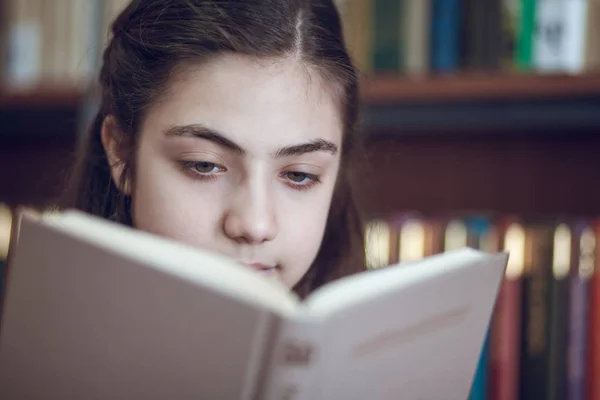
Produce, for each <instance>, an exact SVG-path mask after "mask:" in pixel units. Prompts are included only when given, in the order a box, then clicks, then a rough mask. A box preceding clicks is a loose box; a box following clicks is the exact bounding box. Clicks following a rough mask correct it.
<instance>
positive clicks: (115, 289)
mask: <svg viewBox="0 0 600 400" xmlns="http://www.w3.org/2000/svg"><path fill="white" fill-rule="evenodd" d="M18 232H19V233H18V239H17V240H16V245H15V247H11V253H10V255H9V260H10V261H9V262H10V273H9V276H8V280H7V282H8V283H7V290H6V296H5V302H4V307H3V314H2V320H1V325H0V332H1V334H0V397H1V398H28V399H32V400H33V399H43V398H87V397H90V396H93V397H94V398H96V399H99V400H100V399H111V400H112V399H128V398H144V399H161V398H177V399H197V398H211V399H212V398H214V399H221V398H232V399H233V398H235V399H248V400H249V399H254V398H261V399H265V400H270V399H282V398H289V396H292V395H294V396H297V397H296V398H310V399H314V400H318V399H323V400H325V399H332V398H353V397H355V398H372V397H375V398H398V397H403V398H444V397H449V398H466V397H467V396H468V393H469V388H470V384H471V382H472V379H473V376H474V375H475V371H476V366H477V361H478V357H479V354H480V349H481V346H483V343H484V340H485V334H486V329H487V326H488V323H489V319H490V317H491V313H492V311H493V307H494V303H495V299H496V296H497V293H498V289H499V287H500V283H501V281H502V277H503V276H504V273H505V269H506V262H507V258H508V255H507V254H505V253H495V254H487V253H485V252H479V251H477V250H474V249H469V248H464V249H460V250H456V251H452V252H449V253H446V254H440V255H436V256H432V257H428V258H426V259H423V260H421V261H418V262H412V263H408V264H404V265H402V264H398V265H395V266H392V267H390V268H381V269H378V270H375V271H366V272H364V273H361V274H355V275H353V276H349V277H346V278H342V279H339V280H337V281H336V282H332V283H330V284H328V285H325V286H324V287H322V288H320V289H319V290H317V291H315V292H314V293H312V294H311V295H310V296H308V297H307V298H306V299H305V300H300V299H299V298H298V297H297V296H295V295H294V294H293V293H291V292H290V291H289V289H288V288H286V287H284V286H283V285H281V284H279V283H278V282H276V281H273V280H269V279H264V276H261V275H260V274H258V273H257V272H256V271H252V270H251V269H249V268H247V267H246V266H242V265H240V264H238V263H237V262H235V260H229V259H227V258H224V257H222V256H219V255H217V254H213V253H210V252H206V251H202V250H200V249H197V248H193V247H189V246H186V245H184V244H182V243H178V242H176V241H173V240H169V239H166V238H162V237H158V236H155V235H152V234H149V233H147V232H142V231H139V230H135V229H132V228H128V227H125V226H122V225H119V224H116V223H112V222H110V221H107V220H103V219H100V218H96V217H92V216H89V215H86V214H83V213H80V212H70V213H66V214H63V213H60V214H56V215H42V216H33V215H26V216H25V217H23V218H22V220H21V223H20V225H19V229H18ZM107 288H110V290H107ZM32 299H35V301H31V300H32ZM224 333H226V334H224ZM433 358H435V359H436V363H434V364H432V363H431V359H433ZM449 366H451V368H448V367H449ZM431 379H434V380H435V382H436V385H430V384H429V385H428V384H424V383H425V382H430V381H431Z"/></svg>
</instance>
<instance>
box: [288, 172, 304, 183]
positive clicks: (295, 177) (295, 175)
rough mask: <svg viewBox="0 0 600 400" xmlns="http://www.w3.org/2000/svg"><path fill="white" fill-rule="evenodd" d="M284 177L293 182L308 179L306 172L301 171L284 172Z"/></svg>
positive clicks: (301, 181)
mask: <svg viewBox="0 0 600 400" xmlns="http://www.w3.org/2000/svg"><path fill="white" fill-rule="evenodd" d="M286 177H287V178H288V179H289V180H290V181H292V182H294V183H303V182H304V181H305V180H306V179H308V174H305V173H302V172H295V171H293V172H286Z"/></svg>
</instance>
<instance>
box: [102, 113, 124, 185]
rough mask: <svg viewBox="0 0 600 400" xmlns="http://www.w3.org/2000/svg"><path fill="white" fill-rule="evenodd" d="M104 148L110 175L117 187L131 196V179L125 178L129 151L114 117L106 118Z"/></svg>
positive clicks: (103, 125) (103, 131)
mask: <svg viewBox="0 0 600 400" xmlns="http://www.w3.org/2000/svg"><path fill="white" fill-rule="evenodd" d="M100 137H101V139H102V146H104V152H105V153H106V159H107V160H108V166H109V167H110V173H111V176H112V179H113V182H114V183H115V186H116V187H117V188H118V189H119V190H120V191H121V192H122V193H123V194H125V195H127V196H129V195H131V187H130V186H131V185H130V181H131V179H130V177H129V176H124V175H123V173H124V171H125V165H126V163H127V162H128V161H130V160H127V159H126V157H125V155H126V154H127V149H126V146H125V143H126V140H125V134H124V133H123V131H122V130H121V128H120V127H119V124H118V123H117V121H116V120H115V118H114V117H113V116H112V115H109V116H107V117H106V118H104V122H102V130H101V132H100Z"/></svg>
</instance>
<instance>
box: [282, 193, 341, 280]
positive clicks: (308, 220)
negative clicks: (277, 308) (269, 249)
mask: <svg viewBox="0 0 600 400" xmlns="http://www.w3.org/2000/svg"><path fill="white" fill-rule="evenodd" d="M331 192H332V190H328V191H326V192H324V193H322V195H320V196H318V197H314V198H310V199H308V198H307V199H306V200H304V201H303V202H299V203H297V204H295V208H292V209H293V210H295V211H292V210H290V208H287V207H286V208H287V211H285V213H284V214H283V215H284V217H282V218H279V234H280V240H281V242H280V245H281V246H282V247H284V251H285V254H287V255H288V257H287V262H288V269H287V270H286V271H285V275H284V276H283V277H282V280H283V281H284V283H285V284H286V285H287V286H288V287H293V286H294V285H295V284H296V283H297V282H298V281H299V280H300V279H301V278H302V276H303V275H304V274H305V273H306V272H307V271H308V269H309V268H310V266H311V265H312V264H313V262H314V261H315V258H316V256H317V253H318V251H319V248H320V246H321V242H322V239H323V235H324V233H325V227H326V224H327V217H328V215H329V206H330V203H331V196H332V195H331ZM280 215H281V214H280ZM282 250H283V249H282Z"/></svg>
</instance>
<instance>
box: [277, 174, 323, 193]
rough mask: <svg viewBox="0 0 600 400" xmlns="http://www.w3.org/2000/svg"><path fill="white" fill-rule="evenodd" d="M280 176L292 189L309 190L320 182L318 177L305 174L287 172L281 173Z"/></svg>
mask: <svg viewBox="0 0 600 400" xmlns="http://www.w3.org/2000/svg"><path fill="white" fill-rule="evenodd" d="M281 176H282V177H283V178H284V179H285V180H286V181H287V184H288V185H289V186H291V187H292V188H294V189H309V188H311V187H313V186H314V185H316V184H317V183H320V182H321V181H320V179H319V176H318V175H314V174H309V173H306V172H298V171H288V172H283V173H282V174H281Z"/></svg>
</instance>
